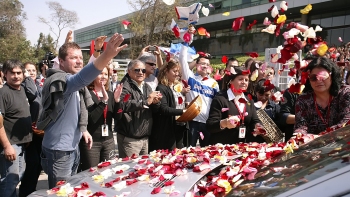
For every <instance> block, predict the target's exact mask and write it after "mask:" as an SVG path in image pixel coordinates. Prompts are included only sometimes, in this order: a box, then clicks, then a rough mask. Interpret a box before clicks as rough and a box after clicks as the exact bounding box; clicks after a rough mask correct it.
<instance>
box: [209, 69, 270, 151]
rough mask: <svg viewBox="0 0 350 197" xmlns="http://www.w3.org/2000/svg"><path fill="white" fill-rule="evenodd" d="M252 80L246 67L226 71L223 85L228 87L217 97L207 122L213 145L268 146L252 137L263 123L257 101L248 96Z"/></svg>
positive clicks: (260, 138) (212, 104)
mask: <svg viewBox="0 0 350 197" xmlns="http://www.w3.org/2000/svg"><path fill="white" fill-rule="evenodd" d="M249 76H250V72H249V70H243V67H234V68H233V67H231V68H230V71H228V70H226V71H225V77H224V82H223V84H227V85H226V86H223V90H222V91H220V92H219V94H217V95H216V96H215V97H214V99H213V101H212V103H211V106H210V112H209V118H208V120H207V129H208V131H209V132H211V137H210V144H216V143H222V144H234V143H238V142H264V140H263V138H262V137H261V136H256V137H255V136H254V135H253V134H252V132H253V130H254V128H255V126H256V124H257V123H260V120H259V118H258V116H257V114H256V109H255V106H254V101H253V100H252V99H251V98H250V97H249V96H245V95H244V92H246V90H247V88H248V82H249Z"/></svg>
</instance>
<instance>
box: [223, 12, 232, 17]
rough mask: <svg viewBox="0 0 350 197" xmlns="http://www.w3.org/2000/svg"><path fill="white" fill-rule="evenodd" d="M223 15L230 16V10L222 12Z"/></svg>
mask: <svg viewBox="0 0 350 197" xmlns="http://www.w3.org/2000/svg"><path fill="white" fill-rule="evenodd" d="M222 15H223V16H230V12H224V13H222Z"/></svg>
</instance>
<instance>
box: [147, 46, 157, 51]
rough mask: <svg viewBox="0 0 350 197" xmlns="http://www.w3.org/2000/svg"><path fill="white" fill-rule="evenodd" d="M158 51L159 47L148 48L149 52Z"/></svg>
mask: <svg viewBox="0 0 350 197" xmlns="http://www.w3.org/2000/svg"><path fill="white" fill-rule="evenodd" d="M156 50H157V47H155V46H149V47H148V51H151V52H153V51H156Z"/></svg>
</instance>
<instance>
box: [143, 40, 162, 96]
mask: <svg viewBox="0 0 350 197" xmlns="http://www.w3.org/2000/svg"><path fill="white" fill-rule="evenodd" d="M151 47H153V48H154V49H155V50H154V51H153V49H152V50H150V48H151ZM137 59H138V60H140V61H142V62H143V63H144V64H145V66H146V78H145V82H146V83H147V84H148V85H149V86H151V88H152V90H153V91H155V90H156V87H157V86H158V79H157V76H156V70H157V69H160V67H161V66H162V65H163V60H162V57H161V55H160V49H159V47H157V46H147V47H145V48H143V49H142V51H141V53H140V55H139V57H138V58H137Z"/></svg>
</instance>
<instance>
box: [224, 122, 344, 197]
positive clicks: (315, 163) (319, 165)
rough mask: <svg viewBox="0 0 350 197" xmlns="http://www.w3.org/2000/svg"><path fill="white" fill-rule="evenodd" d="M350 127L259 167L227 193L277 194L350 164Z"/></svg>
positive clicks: (242, 194) (235, 194) (233, 194)
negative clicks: (251, 178)
mask: <svg viewBox="0 0 350 197" xmlns="http://www.w3.org/2000/svg"><path fill="white" fill-rule="evenodd" d="M349 158H350V127H349V126H347V127H344V128H342V129H339V130H337V131H335V132H333V133H329V134H327V135H324V136H321V137H319V138H316V139H315V140H313V141H311V142H310V143H308V144H306V145H304V146H301V147H300V148H299V149H298V150H297V151H295V152H294V153H286V154H284V155H281V156H279V157H277V161H276V162H275V163H273V164H271V165H269V166H265V167H263V168H261V169H258V172H259V173H257V174H256V175H255V179H254V180H251V181H246V182H243V184H242V185H240V186H239V187H237V188H235V189H232V190H231V191H230V192H229V193H228V195H227V196H259V197H261V196H276V195H278V194H282V193H284V192H286V191H288V190H291V189H293V188H296V187H298V186H300V185H302V184H305V183H307V182H310V181H312V180H315V179H317V178H319V177H322V176H324V175H326V174H329V173H331V172H333V171H336V170H338V169H340V168H343V167H346V166H348V165H349V164H350V162H349Z"/></svg>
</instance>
